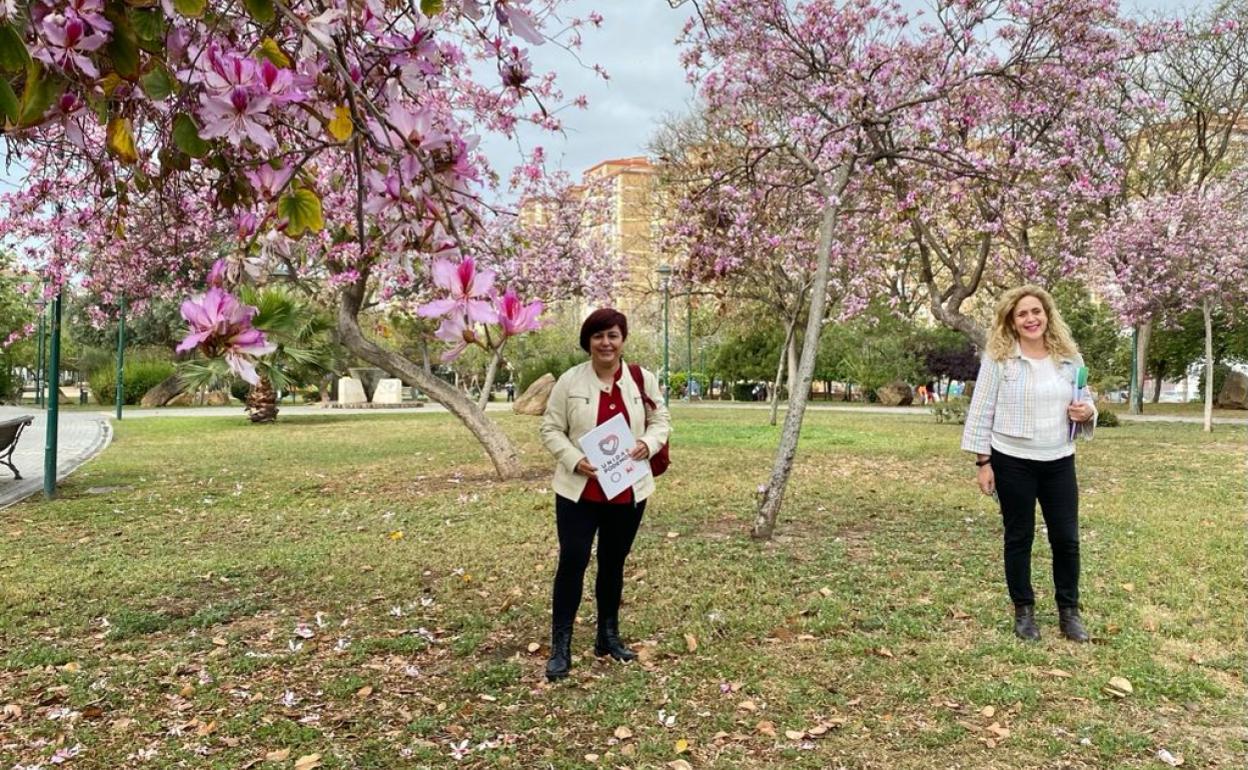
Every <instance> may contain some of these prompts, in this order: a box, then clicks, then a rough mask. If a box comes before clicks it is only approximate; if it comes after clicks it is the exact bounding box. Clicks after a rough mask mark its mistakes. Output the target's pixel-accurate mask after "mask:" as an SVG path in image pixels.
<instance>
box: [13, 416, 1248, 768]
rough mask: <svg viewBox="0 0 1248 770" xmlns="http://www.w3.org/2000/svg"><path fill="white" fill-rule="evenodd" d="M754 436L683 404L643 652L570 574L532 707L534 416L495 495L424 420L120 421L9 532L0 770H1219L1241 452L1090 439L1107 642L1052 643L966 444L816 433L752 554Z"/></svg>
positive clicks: (754, 424)
mask: <svg viewBox="0 0 1248 770" xmlns="http://www.w3.org/2000/svg"><path fill="white" fill-rule="evenodd" d="M765 418H766V415H765V413H762V412H757V411H746V410H734V409H722V410H721V409H716V410H705V409H681V408H680V407H677V408H676V410H675V422H676V426H677V429H676V433H675V440H674V444H673V458H674V465H673V467H672V470H671V471H670V472H669V473H668V475H667V476H665V477H664V478H663V479H661V482H662V483H661V485H660V491H659V493H658V495H657V497H656V498H655V499H654V500H653V502H652V505H651V506H650V508H649V509H648V511H647V514H646V520H645V523H644V524H643V527H642V531H641V534H640V535H639V538H638V542H637V546H636V549H635V551H634V554H633V557H632V558H631V560H630V562H629V566H628V570H627V578H628V581H627V585H626V588H625V606H624V610H623V627H624V632H625V635H626V638H628V639H631V640H636V641H638V642H640V644H641V646H640V650H641V652H642V659H641V661H639V663H637V664H633V665H628V666H625V665H619V664H614V663H604V662H597V661H595V660H594V659H593V656H592V653H591V650H590V645H591V644H592V635H593V630H592V629H593V605H592V587H591V586H592V567H591V575H590V576H588V579H587V594H588V596H587V599H586V602H585V603H584V604H583V605H582V608H581V622H580V623H579V624H578V626H577V631H576V637H575V649H576V651H577V652H578V653H579V656H580V657H579V660H578V661H577V663H576V665H575V668H574V672H573V676H572V677H571V678H570V679H569V680H567V681H566V682H564V683H561V684H559V685H556V686H548V685H547V684H545V682H544V681H543V679H542V675H541V672H542V667H543V664H544V659H545V654H546V652H547V649H546V643H547V641H548V639H547V634H548V626H549V614H548V613H549V606H548V602H549V590H550V579H551V575H552V571H553V568H554V564H555V558H556V552H557V549H556V543H555V538H554V528H553V523H552V496H551V494H552V493H551V492H550V490H549V479H548V475H549V468H548V465H549V464H548V462H547V460H546V457H545V456H544V454H543V453H542V451H541V449H540V447H539V445H538V444H537V441H536V435H535V431H536V423H535V421H534V420H533V419H532V418H521V417H514V416H511V415H506V416H504V417H502V418H501V419H502V423H503V425H504V426H505V428H506V429H507V431H508V432H509V433H510V434H511V435H512V436H513V437H514V438H515V439H516V440H517V441H518V442H519V444H520V445H521V447H522V449H523V452H524V456H525V458H526V462H527V463H528V465H529V468H530V473H529V474H528V475H527V477H526V478H524V479H521V480H518V481H512V482H505V483H503V482H496V481H494V480H492V479H491V477H490V474H489V472H488V463H487V462H486V461H485V459H484V456H483V455H482V453H481V452H480V451H479V449H477V447H476V446H475V444H474V443H473V442H472V441H471V439H470V438H469V437H468V436H467V434H466V433H465V432H464V431H463V430H462V429H461V428H459V427H458V426H457V424H456V423H455V422H453V421H452V420H451V418H449V417H446V416H444V415H431V414H428V415H332V416H331V415H325V416H320V415H316V416H299V417H292V418H283V419H282V420H281V421H280V422H279V423H278V424H276V425H270V426H252V425H249V424H246V423H245V421H243V420H242V419H241V418H216V417H214V418H179V419H163V420H161V419H151V420H136V421H132V422H123V423H122V424H120V425H118V426H117V433H116V438H115V441H114V443H113V445H112V446H111V447H110V448H109V449H108V450H107V451H106V452H105V453H104V455H103V456H101V457H99V458H97V459H96V460H94V461H92V462H91V463H89V464H88V465H86V466H84V467H83V468H82V469H80V470H79V471H78V472H77V473H75V474H74V475H73V476H72V477H71V478H70V479H69V480H68V481H67V483H66V484H65V485H64V487H63V492H62V496H61V498H60V499H58V500H56V501H54V502H52V503H47V504H45V503H42V502H28V503H25V504H22V505H19V506H16V507H13V508H10V509H8V510H6V511H3V512H0V575H2V576H3V577H2V578H0V708H4V709H5V710H4V711H3V712H2V713H0V768H4V769H5V770H8V768H10V767H12V766H13V765H14V764H15V763H23V764H30V763H35V762H44V763H46V762H48V760H49V758H50V757H51V756H52V755H53V752H54V751H56V750H57V749H58V748H61V749H71V748H73V747H78V750H79V753H78V754H77V756H75V757H73V758H72V759H70V760H69V761H68V762H67V763H65V765H64V766H66V767H70V768H119V767H125V768H149V767H150V768H173V767H195V768H240V767H255V768H278V767H285V768H290V767H293V766H295V763H296V760H298V759H300V758H301V757H307V756H309V755H319V762H320V763H321V764H320V766H321V767H325V768H422V767H456V766H457V767H471V768H478V767H482V768H483V767H513V768H525V769H527V768H537V767H555V768H574V767H578V768H579V767H612V768H613V767H619V766H625V767H631V768H667V767H669V763H672V762H675V761H676V760H684V761H687V762H688V763H689V765H690V766H691V767H694V768H812V769H813V768H825V767H837V766H846V767H875V768H894V767H902V768H906V767H914V768H919V767H924V768H926V767H934V766H942V767H950V766H961V767H1001V768H1006V767H1054V766H1059V765H1061V764H1062V763H1065V765H1066V766H1074V767H1105V766H1160V763H1159V762H1158V761H1157V759H1156V755H1157V752H1158V750H1159V749H1166V750H1167V751H1169V752H1171V753H1172V754H1174V755H1181V756H1183V757H1184V759H1185V760H1186V763H1187V766H1192V767H1216V766H1221V767H1232V766H1234V767H1239V766H1242V765H1241V764H1240V763H1241V762H1242V758H1243V756H1244V750H1245V746H1246V745H1248V744H1246V742H1245V737H1246V736H1245V729H1244V722H1243V703H1244V697H1245V693H1246V691H1245V687H1244V682H1243V671H1244V668H1245V662H1246V658H1245V654H1244V647H1243V635H1242V634H1243V626H1242V620H1243V613H1244V607H1245V606H1246V604H1245V584H1244V570H1245V564H1244V553H1243V527H1244V523H1245V522H1244V512H1245V504H1246V501H1245V486H1244V476H1243V473H1244V470H1243V469H1244V463H1245V447H1246V439H1248V430H1245V429H1244V428H1242V427H1240V428H1223V429H1220V430H1219V431H1217V432H1215V433H1214V434H1212V435H1211V436H1210V435H1205V434H1203V433H1201V432H1200V430H1199V427H1198V426H1195V425H1179V424H1133V425H1128V426H1125V427H1122V428H1117V429H1114V430H1108V429H1106V430H1102V431H1100V432H1099V433H1098V436H1097V438H1096V440H1095V441H1093V442H1092V443H1090V444H1085V445H1081V447H1080V470H1081V484H1082V489H1083V497H1082V504H1083V542H1084V582H1083V587H1084V605H1085V617H1086V618H1087V619H1088V621H1089V625H1090V630H1091V631H1092V632H1093V634H1094V635H1095V637H1096V643H1094V644H1091V645H1085V646H1076V645H1072V644H1069V643H1067V642H1064V641H1063V640H1060V639H1059V638H1058V634H1057V629H1056V619H1055V617H1054V615H1055V611H1054V609H1053V607H1052V606H1051V589H1049V588H1048V586H1049V585H1050V581H1049V560H1048V557H1047V547H1046V546H1044V545H1043V537H1042V536H1038V540H1040V542H1039V543H1037V548H1036V559H1035V567H1034V572H1035V579H1036V584H1037V589H1038V594H1039V595H1040V596H1042V597H1044V599H1043V601H1042V605H1041V607H1040V615H1041V618H1042V621H1043V625H1042V632H1043V633H1044V635H1045V636H1044V640H1043V641H1042V642H1041V643H1039V644H1034V645H1031V644H1025V643H1022V642H1019V641H1016V640H1015V639H1014V638H1013V637H1012V636H1011V635H1010V624H1009V614H1008V613H1009V609H1008V601H1007V599H1006V597H1005V594H1004V587H1003V584H1002V579H1001V577H1000V566H999V562H1000V544H999V538H1000V524H999V520H998V516H997V513H996V512H995V510H994V509H993V507H992V505H991V501H989V500H988V499H987V498H984V497H982V496H980V495H978V494H976V493H975V491H974V489H973V487H972V485H971V481H970V479H971V470H972V469H971V466H970V463H969V461H968V459H967V458H966V456H965V455H963V454H961V453H960V452H959V451H958V449H957V444H958V438H959V428H958V427H957V426H949V425H937V424H936V423H935V422H934V421H932V419H931V418H930V417H929V416H925V415H922V414H915V415H910V416H904V417H903V416H897V417H893V416H885V417H880V416H876V415H871V414H854V413H844V412H827V411H824V412H815V413H811V414H810V415H808V419H807V426H806V427H807V430H806V433H805V438H804V440H803V444H802V447H801V452H800V454H799V463H798V468H797V471H796V473H795V477H794V480H793V484H792V486H791V488H790V493H789V495H788V502H787V505H786V512H785V516H784V517H783V520H782V521H781V523H780V527H779V532H778V537H777V538H776V540H774V541H772V542H768V543H759V542H753V541H751V540H750V539H748V537H747V535H746V532H747V529H748V525H749V522H750V518H751V513H752V506H753V495H754V490H755V487H756V486H757V485H758V484H759V483H760V482H761V481H762V480H764V479H765V476H766V473H767V470H768V469H769V463H770V458H771V452H772V450H773V448H774V445H775V440H776V435H777V429H776V428H772V427H769V426H767V425H766V422H765ZM318 619H319V622H318ZM301 624H304V625H302V626H301ZM298 632H301V633H302V634H303V636H308V637H310V638H302V637H301V636H300V635H299V633H298ZM340 640H341V641H340ZM535 645H540V647H538V648H537V649H536V650H535V651H534V650H532V648H533V647H534V646H535ZM1111 677H1124V678H1126V679H1127V680H1128V681H1129V682H1130V683H1131V685H1132V686H1133V689H1134V692H1133V693H1132V694H1130V695H1128V696H1127V697H1125V698H1118V697H1114V696H1112V695H1109V694H1107V693H1105V692H1104V687H1105V685H1106V684H1107V682H1108V681H1109V680H1110V678H1111ZM660 715H662V717H663V718H666V719H669V720H673V721H671V723H670V725H664V724H661V723H660V718H661V717H660ZM465 742H466V743H465ZM458 747H464V749H465V751H464V753H463V757H462V759H460V760H459V761H456V760H455V759H453V758H452V756H451V754H452V750H453V748H458ZM269 752H277V753H276V754H269ZM266 756H269V757H272V758H273V759H272V761H265V760H266ZM278 757H282V759H277V758H278ZM305 765H311V766H315V763H313V762H310V761H308V762H306V763H305ZM45 766H47V765H45ZM672 766H674V767H679V765H672Z"/></svg>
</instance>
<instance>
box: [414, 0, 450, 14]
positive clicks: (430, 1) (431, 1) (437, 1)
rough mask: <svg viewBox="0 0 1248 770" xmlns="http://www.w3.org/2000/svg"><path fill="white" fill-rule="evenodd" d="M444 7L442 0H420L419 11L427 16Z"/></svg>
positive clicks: (436, 12) (437, 12) (438, 11)
mask: <svg viewBox="0 0 1248 770" xmlns="http://www.w3.org/2000/svg"><path fill="white" fill-rule="evenodd" d="M444 7H445V4H444V3H443V2H442V0H420V12H421V13H423V14H424V15H426V16H429V17H433V16H437V15H438V14H439V13H442V9H443V8H444Z"/></svg>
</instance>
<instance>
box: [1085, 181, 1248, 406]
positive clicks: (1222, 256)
mask: <svg viewBox="0 0 1248 770" xmlns="http://www.w3.org/2000/svg"><path fill="white" fill-rule="evenodd" d="M1243 195H1244V190H1243V189H1242V188H1241V189H1239V190H1236V189H1235V188H1232V187H1229V186H1228V185H1215V186H1210V187H1208V188H1206V189H1205V190H1188V191H1186V192H1182V193H1174V194H1169V195H1157V196H1154V197H1152V198H1147V199H1144V200H1141V201H1135V202H1133V203H1132V204H1130V205H1129V206H1127V207H1126V208H1124V209H1122V210H1120V211H1119V212H1118V214H1117V215H1116V216H1115V217H1114V218H1113V219H1111V220H1110V221H1109V222H1108V223H1106V225H1105V226H1104V227H1103V229H1102V230H1101V231H1100V232H1099V233H1098V234H1097V236H1096V238H1095V239H1094V240H1093V255H1094V260H1095V262H1094V264H1096V266H1097V274H1098V275H1100V276H1102V281H1101V288H1102V289H1103V291H1104V293H1105V296H1106V298H1107V299H1108V301H1109V302H1110V304H1111V305H1112V306H1113V308H1114V310H1115V311H1116V312H1117V313H1118V316H1119V317H1120V318H1121V319H1122V321H1123V322H1124V323H1127V324H1131V325H1137V326H1138V325H1142V324H1152V323H1154V322H1156V321H1165V320H1167V317H1172V316H1174V315H1177V314H1178V313H1182V312H1184V311H1187V310H1192V309H1196V308H1199V309H1200V310H1201V312H1202V313H1203V315H1204V319H1205V430H1206V431H1211V430H1213V322H1212V311H1213V310H1214V309H1215V308H1217V307H1227V308H1229V307H1233V306H1235V304H1241V305H1242V304H1243V303H1245V302H1248V246H1245V245H1244V242H1243V233H1244V228H1245V226H1246V225H1248V216H1245V211H1246V208H1245V205H1244V198H1243Z"/></svg>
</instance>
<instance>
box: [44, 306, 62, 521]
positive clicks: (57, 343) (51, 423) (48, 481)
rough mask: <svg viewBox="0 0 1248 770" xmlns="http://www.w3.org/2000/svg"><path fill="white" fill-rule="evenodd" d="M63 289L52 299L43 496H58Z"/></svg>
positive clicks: (48, 497)
mask: <svg viewBox="0 0 1248 770" xmlns="http://www.w3.org/2000/svg"><path fill="white" fill-rule="evenodd" d="M61 291H62V290H61V289H59V288H58V289H57V291H56V297H54V298H53V299H52V319H51V321H50V323H49V324H48V326H49V336H50V337H51V340H50V341H49V343H48V405H47V409H48V429H47V433H46V434H45V440H44V444H43V496H44V497H45V498H47V499H49V500H51V499H52V498H53V497H55V496H56V438H57V436H56V429H57V416H58V412H59V408H60V403H61V389H60V384H61Z"/></svg>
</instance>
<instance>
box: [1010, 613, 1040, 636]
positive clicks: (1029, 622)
mask: <svg viewBox="0 0 1248 770" xmlns="http://www.w3.org/2000/svg"><path fill="white" fill-rule="evenodd" d="M1014 635H1015V636H1017V637H1018V638H1019V639H1026V640H1027V641H1029V642H1038V641H1040V629H1039V628H1036V606H1035V605H1034V604H1015V605H1014Z"/></svg>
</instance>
